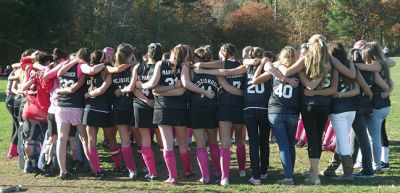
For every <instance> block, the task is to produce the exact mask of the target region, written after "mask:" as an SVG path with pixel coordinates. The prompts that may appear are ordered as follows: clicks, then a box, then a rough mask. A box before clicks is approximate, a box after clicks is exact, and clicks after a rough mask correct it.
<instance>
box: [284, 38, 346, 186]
mask: <svg viewBox="0 0 400 193" xmlns="http://www.w3.org/2000/svg"><path fill="white" fill-rule="evenodd" d="M333 62H336V61H333V59H332V57H330V56H329V54H328V50H327V47H326V38H325V37H323V36H322V35H319V34H316V35H313V36H312V37H311V38H310V39H309V41H308V53H307V54H306V56H305V57H302V58H300V59H299V60H298V61H297V62H296V63H297V64H295V65H292V66H291V68H289V69H287V70H285V69H284V68H283V67H282V69H281V68H279V67H278V69H279V70H280V71H281V72H283V74H284V75H285V76H290V75H292V74H293V73H297V72H299V70H300V73H299V76H300V80H301V82H302V84H303V85H304V86H305V87H306V89H305V90H304V95H305V96H304V97H303V100H302V101H303V105H302V110H301V115H302V118H303V122H304V127H305V129H306V134H307V138H308V156H309V159H310V164H311V167H310V170H309V173H308V172H306V173H305V174H304V175H305V176H307V179H306V180H305V182H306V183H309V184H321V181H320V179H319V176H318V173H319V172H318V165H319V160H320V157H321V151H322V133H323V131H324V127H325V124H326V121H327V119H328V116H329V109H330V106H331V95H333V94H334V93H336V91H337V84H338V73H337V71H336V70H335V69H333V67H332V63H333ZM303 69H304V70H303ZM288 72H289V73H288ZM290 72H291V73H290Z"/></svg>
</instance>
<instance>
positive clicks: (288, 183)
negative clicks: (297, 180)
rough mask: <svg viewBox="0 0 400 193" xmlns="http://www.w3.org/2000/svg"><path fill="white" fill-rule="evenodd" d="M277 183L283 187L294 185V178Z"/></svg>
mask: <svg viewBox="0 0 400 193" xmlns="http://www.w3.org/2000/svg"><path fill="white" fill-rule="evenodd" d="M276 183H278V184H281V185H294V181H293V179H292V178H284V179H282V180H277V181H276Z"/></svg>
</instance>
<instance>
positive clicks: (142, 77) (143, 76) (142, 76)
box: [139, 75, 151, 80]
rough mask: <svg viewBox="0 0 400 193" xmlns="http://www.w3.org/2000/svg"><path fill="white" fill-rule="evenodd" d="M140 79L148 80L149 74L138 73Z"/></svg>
mask: <svg viewBox="0 0 400 193" xmlns="http://www.w3.org/2000/svg"><path fill="white" fill-rule="evenodd" d="M139 77H140V80H150V78H151V76H149V75H140V76H139Z"/></svg>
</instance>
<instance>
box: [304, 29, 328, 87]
mask: <svg viewBox="0 0 400 193" xmlns="http://www.w3.org/2000/svg"><path fill="white" fill-rule="evenodd" d="M328 57H329V55H328V49H327V47H326V38H325V37H324V36H322V35H320V34H315V35H313V36H311V38H310V39H309V40H308V52H307V55H306V58H305V61H304V67H305V71H306V75H307V77H308V78H309V79H311V80H313V79H316V78H319V77H324V76H325V75H326V73H327V72H328V68H329V66H328Z"/></svg>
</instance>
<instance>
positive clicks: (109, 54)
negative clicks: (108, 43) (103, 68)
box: [103, 50, 114, 56]
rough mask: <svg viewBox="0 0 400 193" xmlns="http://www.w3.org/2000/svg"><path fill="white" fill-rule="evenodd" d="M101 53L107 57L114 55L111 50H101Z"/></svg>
mask: <svg viewBox="0 0 400 193" xmlns="http://www.w3.org/2000/svg"><path fill="white" fill-rule="evenodd" d="M103 52H105V53H106V55H107V56H112V55H113V54H114V53H113V51H112V50H103Z"/></svg>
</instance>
